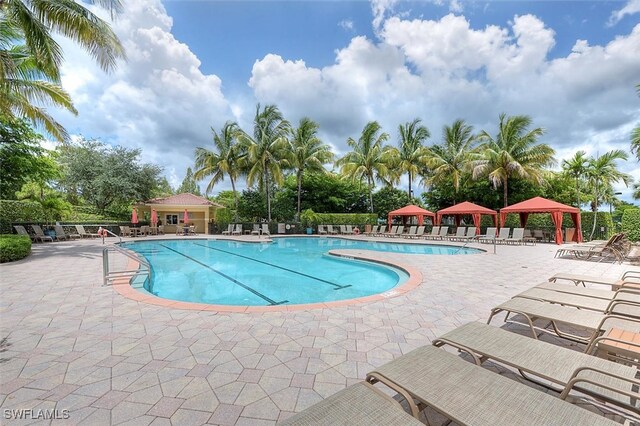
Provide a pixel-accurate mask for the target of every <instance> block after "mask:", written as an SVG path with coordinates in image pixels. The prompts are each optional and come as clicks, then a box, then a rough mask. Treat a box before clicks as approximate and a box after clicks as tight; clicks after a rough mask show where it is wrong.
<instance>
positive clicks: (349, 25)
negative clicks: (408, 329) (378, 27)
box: [338, 19, 354, 32]
mask: <svg viewBox="0 0 640 426" xmlns="http://www.w3.org/2000/svg"><path fill="white" fill-rule="evenodd" d="M338 26H339V27H340V28H342V29H343V30H345V31H349V32H352V31H353V29H354V27H353V21H352V20H351V19H343V20H342V21H340V22H338Z"/></svg>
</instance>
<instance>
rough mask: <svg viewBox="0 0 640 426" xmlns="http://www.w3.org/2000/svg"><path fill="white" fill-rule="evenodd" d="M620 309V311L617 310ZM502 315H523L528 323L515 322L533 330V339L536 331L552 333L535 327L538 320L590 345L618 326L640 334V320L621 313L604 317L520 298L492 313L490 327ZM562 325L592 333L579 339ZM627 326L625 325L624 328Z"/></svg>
mask: <svg viewBox="0 0 640 426" xmlns="http://www.w3.org/2000/svg"><path fill="white" fill-rule="evenodd" d="M616 309H618V308H616ZM500 312H506V314H507V316H506V317H505V321H506V320H507V319H508V318H509V315H510V314H512V313H514V314H520V315H522V316H523V317H524V319H525V322H520V321H513V319H511V321H513V322H517V323H520V324H523V325H525V326H527V327H529V329H530V330H531V333H532V334H533V337H534V338H535V339H537V338H538V334H537V333H536V330H538V331H543V332H547V333H549V332H551V330H549V329H548V325H547V326H545V328H543V329H540V328H539V327H536V326H535V325H534V321H535V320H537V319H540V320H543V321H545V322H548V323H549V325H551V326H552V327H553V333H554V334H555V335H556V336H558V337H561V338H563V339H567V340H571V341H574V342H578V343H582V344H585V345H586V344H589V343H590V342H591V341H592V340H593V339H595V338H596V337H598V336H600V335H601V334H602V333H604V332H606V331H607V329H608V328H610V327H614V326H615V327H618V328H623V329H625V330H628V331H630V332H633V333H637V332H640V320H637V319H634V318H630V317H627V316H623V315H617V314H602V313H600V312H594V311H588V310H584V309H576V308H572V307H569V306H561V305H556V304H551V303H547V302H544V301H540V300H533V299H524V298H520V297H516V298H513V299H511V300H507V301H506V302H504V303H501V304H500V305H498V306H496V307H495V308H493V309H492V310H491V315H489V319H488V320H487V324H489V323H490V322H491V320H492V319H493V317H494V316H496V315H497V314H499V313H500ZM559 324H564V325H567V326H569V327H571V328H572V329H581V330H584V331H585V332H586V333H588V336H586V337H585V336H578V335H576V334H571V333H569V332H565V331H561V330H560V328H559V326H558V325H559ZM621 324H623V325H621Z"/></svg>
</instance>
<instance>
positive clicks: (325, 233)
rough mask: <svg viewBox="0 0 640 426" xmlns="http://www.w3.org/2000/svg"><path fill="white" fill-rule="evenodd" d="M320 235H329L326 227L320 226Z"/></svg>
mask: <svg viewBox="0 0 640 426" xmlns="http://www.w3.org/2000/svg"><path fill="white" fill-rule="evenodd" d="M318 235H327V231H326V230H325V229H324V225H318Z"/></svg>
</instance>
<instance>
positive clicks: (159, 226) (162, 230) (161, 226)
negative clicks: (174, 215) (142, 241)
mask: <svg viewBox="0 0 640 426" xmlns="http://www.w3.org/2000/svg"><path fill="white" fill-rule="evenodd" d="M158 234H162V235H164V225H158Z"/></svg>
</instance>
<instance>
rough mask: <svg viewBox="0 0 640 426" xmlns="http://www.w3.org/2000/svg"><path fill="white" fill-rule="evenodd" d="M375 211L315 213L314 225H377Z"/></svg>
mask: <svg viewBox="0 0 640 426" xmlns="http://www.w3.org/2000/svg"><path fill="white" fill-rule="evenodd" d="M376 223H378V215H377V214H375V213H315V214H314V220H313V224H314V225H375V224H376Z"/></svg>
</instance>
